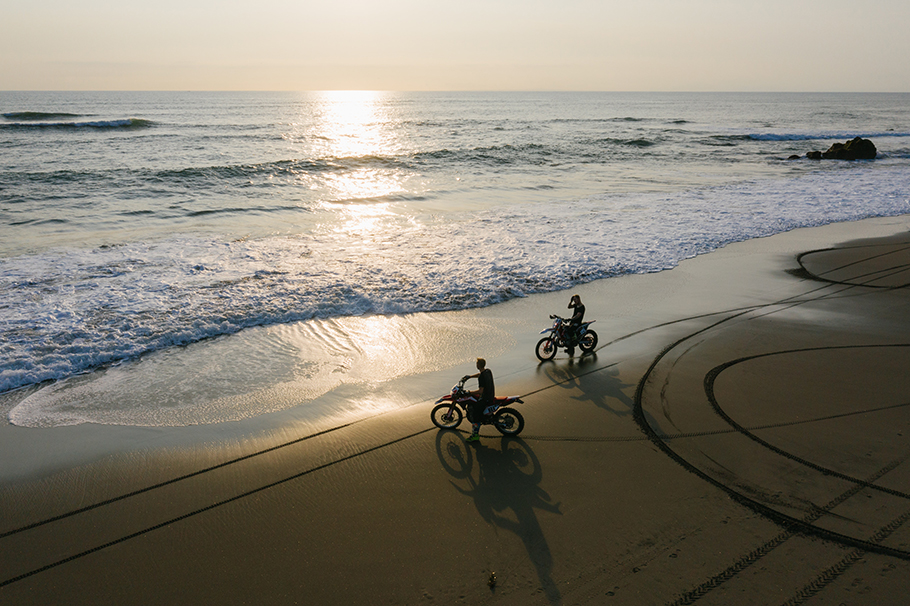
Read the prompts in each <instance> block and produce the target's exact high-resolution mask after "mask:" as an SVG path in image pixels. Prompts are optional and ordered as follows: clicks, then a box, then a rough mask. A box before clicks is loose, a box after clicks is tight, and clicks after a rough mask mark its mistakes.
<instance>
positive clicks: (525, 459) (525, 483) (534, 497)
mask: <svg viewBox="0 0 910 606" xmlns="http://www.w3.org/2000/svg"><path fill="white" fill-rule="evenodd" d="M484 442H485V443H484ZM484 442H475V443H472V444H468V443H466V442H465V440H464V434H462V433H461V432H458V431H452V430H448V431H440V432H439V435H438V436H437V438H436V452H437V454H438V455H439V460H440V461H441V462H442V466H443V467H444V468H445V470H446V471H447V472H448V473H449V474H450V475H452V476H453V477H454V478H455V479H456V480H458V482H455V481H453V482H452V485H453V486H454V487H455V488H456V489H457V490H458V491H459V492H461V493H462V494H465V495H468V496H470V497H472V498H473V499H474V505H475V506H476V507H477V512H478V513H479V514H480V517H481V518H483V520H484V521H485V522H487V523H488V524H494V525H496V526H497V527H499V528H502V529H505V530H508V531H509V532H514V533H515V534H516V535H517V536H518V537H519V538H520V539H521V541H522V543H523V544H524V546H525V549H526V550H527V552H528V556H529V558H530V559H531V562H533V563H534V567H535V569H536V570H537V577H538V579H539V580H540V586H541V587H542V588H543V590H544V592H545V593H546V596H547V599H548V600H549V602H550V603H551V604H560V603H561V602H562V595H561V594H560V593H559V588H558V587H557V586H556V583H555V582H554V581H553V578H552V576H551V575H552V572H553V555H552V553H551V552H550V546H549V545H548V544H547V539H546V537H545V536H544V534H543V530H542V529H541V527H540V522H539V521H538V519H537V514H536V512H535V511H534V510H535V509H542V510H544V511H548V512H550V513H562V512H560V511H559V503H555V504H554V503H552V502H551V500H550V495H548V494H547V493H546V492H545V491H544V490H543V489H542V488H540V486H539V484H540V481H541V479H542V478H543V471H542V470H541V468H540V461H539V460H538V459H537V457H536V456H535V455H534V451H532V450H531V447H530V446H529V445H528V444H527V443H526V442H525V441H524V440H522V439H521V438H515V437H504V438H502V439H501V440H494V439H491V438H484ZM492 445H496V446H498V448H496V447H493V446H492ZM475 459H476V461H477V471H476V472H475V471H474V460H475ZM475 478H476V479H475ZM465 484H466V487H463V486H464V485H465ZM509 510H511V512H512V513H511V515H510V514H509V513H508V511H509Z"/></svg>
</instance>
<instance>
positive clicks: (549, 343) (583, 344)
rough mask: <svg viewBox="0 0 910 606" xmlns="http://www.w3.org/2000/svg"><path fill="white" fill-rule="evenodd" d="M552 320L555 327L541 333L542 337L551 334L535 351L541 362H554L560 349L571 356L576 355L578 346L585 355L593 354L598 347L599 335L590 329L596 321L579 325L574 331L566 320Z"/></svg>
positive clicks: (542, 340)
mask: <svg viewBox="0 0 910 606" xmlns="http://www.w3.org/2000/svg"><path fill="white" fill-rule="evenodd" d="M550 319H551V320H553V326H551V327H550V328H546V329H544V330H542V331H540V334H542V335H543V334H547V333H550V334H548V335H547V336H546V337H544V338H543V339H541V340H540V341H538V342H537V349H536V350H535V353H536V354H537V357H538V358H539V359H540V360H541V361H546V360H552V359H553V357H554V356H555V355H556V350H558V349H559V348H560V347H563V348H565V349H566V350H568V351H569V355H571V354H573V353H575V346H576V345H577V346H578V347H580V348H581V350H582V351H583V352H585V353H588V352H592V351H594V348H595V347H597V333H596V332H594V331H593V330H590V329H589V328H588V327H589V326H591V324H594V322H596V320H591V321H590V322H584V323H582V324H579V325H578V328H576V329H574V330H573V329H572V327H571V326H570V325H569V320H567V319H566V318H560V317H559V316H553V315H551V316H550Z"/></svg>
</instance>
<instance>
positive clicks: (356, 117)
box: [312, 91, 404, 201]
mask: <svg viewBox="0 0 910 606" xmlns="http://www.w3.org/2000/svg"><path fill="white" fill-rule="evenodd" d="M387 97H388V93H383V92H375V91H327V92H322V93H318V101H317V103H316V108H315V112H314V113H315V120H316V121H315V124H314V128H313V132H312V136H313V137H314V139H316V140H318V141H319V147H321V150H320V151H321V152H322V154H321V155H323V157H324V158H325V159H326V160H327V161H328V162H334V163H335V164H337V166H338V170H337V171H329V172H327V174H326V177H325V184H324V185H325V187H326V188H327V190H328V192H330V193H331V194H332V198H334V199H335V200H341V201H349V200H363V199H373V198H379V197H382V196H387V195H390V194H394V193H397V192H400V191H403V189H404V187H403V185H402V183H401V178H402V173H401V171H400V170H399V169H398V168H397V167H395V166H394V165H393V163H392V162H391V161H390V160H388V159H389V158H393V157H394V156H395V155H396V154H397V153H399V152H400V150H401V148H402V142H401V141H400V140H399V137H398V133H396V132H395V130H394V124H395V123H396V121H395V120H394V119H393V116H391V115H390V112H391V108H390V105H389V103H388V98H387Z"/></svg>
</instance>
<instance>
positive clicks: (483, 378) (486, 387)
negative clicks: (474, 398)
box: [477, 368, 496, 402]
mask: <svg viewBox="0 0 910 606" xmlns="http://www.w3.org/2000/svg"><path fill="white" fill-rule="evenodd" d="M477 385H478V386H479V387H481V388H482V389H483V395H482V396H480V401H481V402H492V401H493V398H495V397H496V386H495V385H494V384H493V371H491V370H490V369H489V368H484V369H483V370H482V371H481V372H480V376H479V377H477Z"/></svg>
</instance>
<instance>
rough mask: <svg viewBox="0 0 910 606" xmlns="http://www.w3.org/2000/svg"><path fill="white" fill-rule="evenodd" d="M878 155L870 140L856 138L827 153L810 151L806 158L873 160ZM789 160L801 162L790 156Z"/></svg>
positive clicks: (832, 148) (830, 148) (837, 144)
mask: <svg viewBox="0 0 910 606" xmlns="http://www.w3.org/2000/svg"><path fill="white" fill-rule="evenodd" d="M877 154H878V150H877V149H875V144H874V143H872V141H870V140H869V139H861V138H860V137H854V138H853V139H851V140H849V141H847V142H846V143H835V144H834V145H832V146H831V147H829V148H828V151H826V152H820V151H810V152H809V153H807V154H806V158H808V159H810V160H821V159H823V158H824V159H825V160H873V159H875V156H876V155H877ZM787 159H788V160H799V156H796V155H794V156H790V157H789V158H787Z"/></svg>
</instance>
